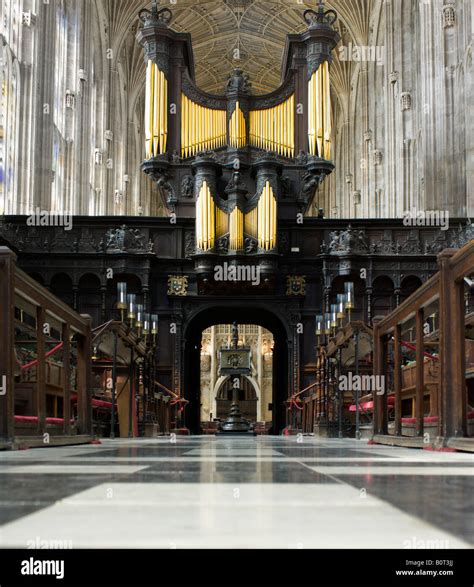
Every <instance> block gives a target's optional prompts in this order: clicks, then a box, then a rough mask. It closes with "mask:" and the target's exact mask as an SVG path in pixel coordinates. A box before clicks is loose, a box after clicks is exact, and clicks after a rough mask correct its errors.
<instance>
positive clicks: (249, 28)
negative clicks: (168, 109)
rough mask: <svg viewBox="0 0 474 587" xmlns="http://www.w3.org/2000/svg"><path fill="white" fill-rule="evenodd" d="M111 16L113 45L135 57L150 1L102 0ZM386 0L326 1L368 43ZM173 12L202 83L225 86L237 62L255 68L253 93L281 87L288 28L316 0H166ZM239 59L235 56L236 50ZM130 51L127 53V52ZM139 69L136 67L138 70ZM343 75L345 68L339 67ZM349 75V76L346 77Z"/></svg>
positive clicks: (345, 31)
mask: <svg viewBox="0 0 474 587" xmlns="http://www.w3.org/2000/svg"><path fill="white" fill-rule="evenodd" d="M97 1H98V3H99V4H101V5H102V8H103V11H104V13H105V14H104V16H105V18H106V21H107V22H108V31H109V35H110V41H111V42H112V46H115V47H116V48H117V49H118V50H119V52H120V53H121V55H123V52H124V51H125V52H126V53H128V55H127V56H126V59H128V60H129V59H130V49H132V47H131V44H132V42H131V41H132V35H133V34H134V33H135V32H136V28H137V26H138V19H137V14H138V11H139V10H140V9H141V8H144V7H150V6H151V2H148V1H142V2H139V1H137V0H97ZM380 3H381V0H332V1H331V2H326V5H327V7H328V8H334V9H335V10H336V11H337V12H338V14H339V24H338V26H339V28H340V31H341V33H342V35H343V38H347V37H348V38H349V39H352V40H353V41H354V42H355V43H358V44H361V45H367V44H369V36H370V33H371V30H372V29H373V23H372V22H371V21H372V20H373V18H374V13H378V10H377V8H379V5H380ZM161 5H166V6H167V7H169V8H171V10H172V12H173V21H172V24H171V26H172V28H173V29H174V30H176V31H178V32H189V33H191V36H192V42H193V49H194V55H195V63H196V81H197V83H198V85H199V86H200V87H201V88H202V89H204V90H206V91H208V92H212V93H220V92H222V91H223V89H224V87H225V81H226V79H227V77H228V74H229V72H230V71H231V70H232V69H233V68H234V67H240V68H242V69H243V70H244V71H245V72H246V73H248V74H250V78H251V81H252V86H253V92H254V93H266V92H269V91H272V90H273V89H275V88H276V87H278V85H279V83H280V81H281V79H280V72H281V63H282V57H283V50H284V46H285V39H286V35H287V34H288V33H298V32H301V31H303V30H304V29H305V27H306V24H305V22H304V20H303V12H304V10H305V9H307V8H313V9H314V8H316V6H317V2H316V1H313V2H309V1H304V0H203V1H199V0H198V1H196V0H176V3H174V2H168V1H165V0H161ZM236 49H238V50H239V55H240V60H238V61H237V60H235V59H234V57H235V55H236V52H235V50H236ZM133 53H134V57H135V58H136V59H137V62H136V63H135V65H136V66H137V67H139V68H140V69H141V68H142V67H143V64H140V59H139V58H140V53H139V52H136V51H135V48H133ZM124 57H125V56H124ZM135 73H136V70H135ZM334 73H335V74H336V77H338V75H339V77H341V78H344V75H343V72H342V71H339V72H334ZM346 81H347V80H346Z"/></svg>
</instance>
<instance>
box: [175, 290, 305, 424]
mask: <svg viewBox="0 0 474 587" xmlns="http://www.w3.org/2000/svg"><path fill="white" fill-rule="evenodd" d="M234 320H235V321H237V322H238V323H239V324H255V325H259V326H262V327H264V328H266V329H267V330H269V331H270V332H271V333H272V334H273V337H274V341H275V345H274V361H273V389H272V432H273V433H274V434H278V433H279V432H281V430H282V429H283V428H284V427H285V426H286V425H287V409H286V404H285V401H286V399H287V398H288V396H289V395H290V394H291V393H292V390H293V387H294V385H295V382H297V381H298V377H297V375H295V373H297V371H298V369H299V360H297V361H295V360H294V359H295V355H298V357H299V349H296V352H295V336H294V332H293V331H294V329H293V327H292V325H290V324H289V321H288V319H287V317H286V316H285V315H282V314H281V313H279V312H278V311H277V310H275V309H274V308H272V309H269V308H268V306H266V305H264V304H255V303H254V304H248V305H245V304H243V303H242V302H241V301H234V302H233V303H232V302H231V303H229V302H227V303H226V302H222V303H219V302H216V303H215V304H212V305H211V304H210V305H208V306H206V307H202V306H201V307H200V308H196V311H195V313H194V314H191V315H190V316H189V318H183V324H182V332H183V354H182V361H181V369H180V373H181V374H182V389H183V396H184V397H185V399H187V400H188V402H189V404H188V406H187V408H186V413H185V421H184V422H183V424H185V425H186V427H187V428H189V429H190V431H191V432H192V433H197V432H198V431H199V424H200V369H201V364H200V342H201V336H202V332H203V331H204V330H205V329H206V328H208V327H210V326H213V325H216V324H228V323H230V322H233V321H234Z"/></svg>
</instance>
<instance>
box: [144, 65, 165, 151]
mask: <svg viewBox="0 0 474 587" xmlns="http://www.w3.org/2000/svg"><path fill="white" fill-rule="evenodd" d="M167 138H168V81H167V79H166V77H165V74H164V73H163V71H161V70H160V69H159V68H158V65H156V63H153V62H152V61H151V59H149V60H148V66H147V70H146V96H145V141H146V156H147V158H148V159H150V158H151V157H156V156H157V155H162V154H163V153H165V152H166V149H167Z"/></svg>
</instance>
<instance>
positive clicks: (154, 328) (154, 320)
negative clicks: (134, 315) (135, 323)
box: [151, 314, 158, 343]
mask: <svg viewBox="0 0 474 587" xmlns="http://www.w3.org/2000/svg"><path fill="white" fill-rule="evenodd" d="M151 335H152V336H153V343H155V342H156V337H157V335H158V314H152V315H151Z"/></svg>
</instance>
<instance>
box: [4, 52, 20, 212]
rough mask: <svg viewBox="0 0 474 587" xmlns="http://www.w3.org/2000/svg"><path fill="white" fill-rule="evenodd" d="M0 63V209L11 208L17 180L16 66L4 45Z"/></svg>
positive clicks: (18, 81) (17, 70)
mask: <svg viewBox="0 0 474 587" xmlns="http://www.w3.org/2000/svg"><path fill="white" fill-rule="evenodd" d="M0 56H1V63H0V84H1V96H0V212H1V213H6V214H12V213H13V212H14V210H13V205H14V198H15V190H16V183H17V165H16V156H17V155H16V154H17V146H18V145H17V143H18V96H19V85H20V80H19V67H18V62H17V61H16V60H15V59H14V58H13V55H12V54H11V52H10V50H9V48H8V47H6V46H4V47H2V49H1V53H0Z"/></svg>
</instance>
